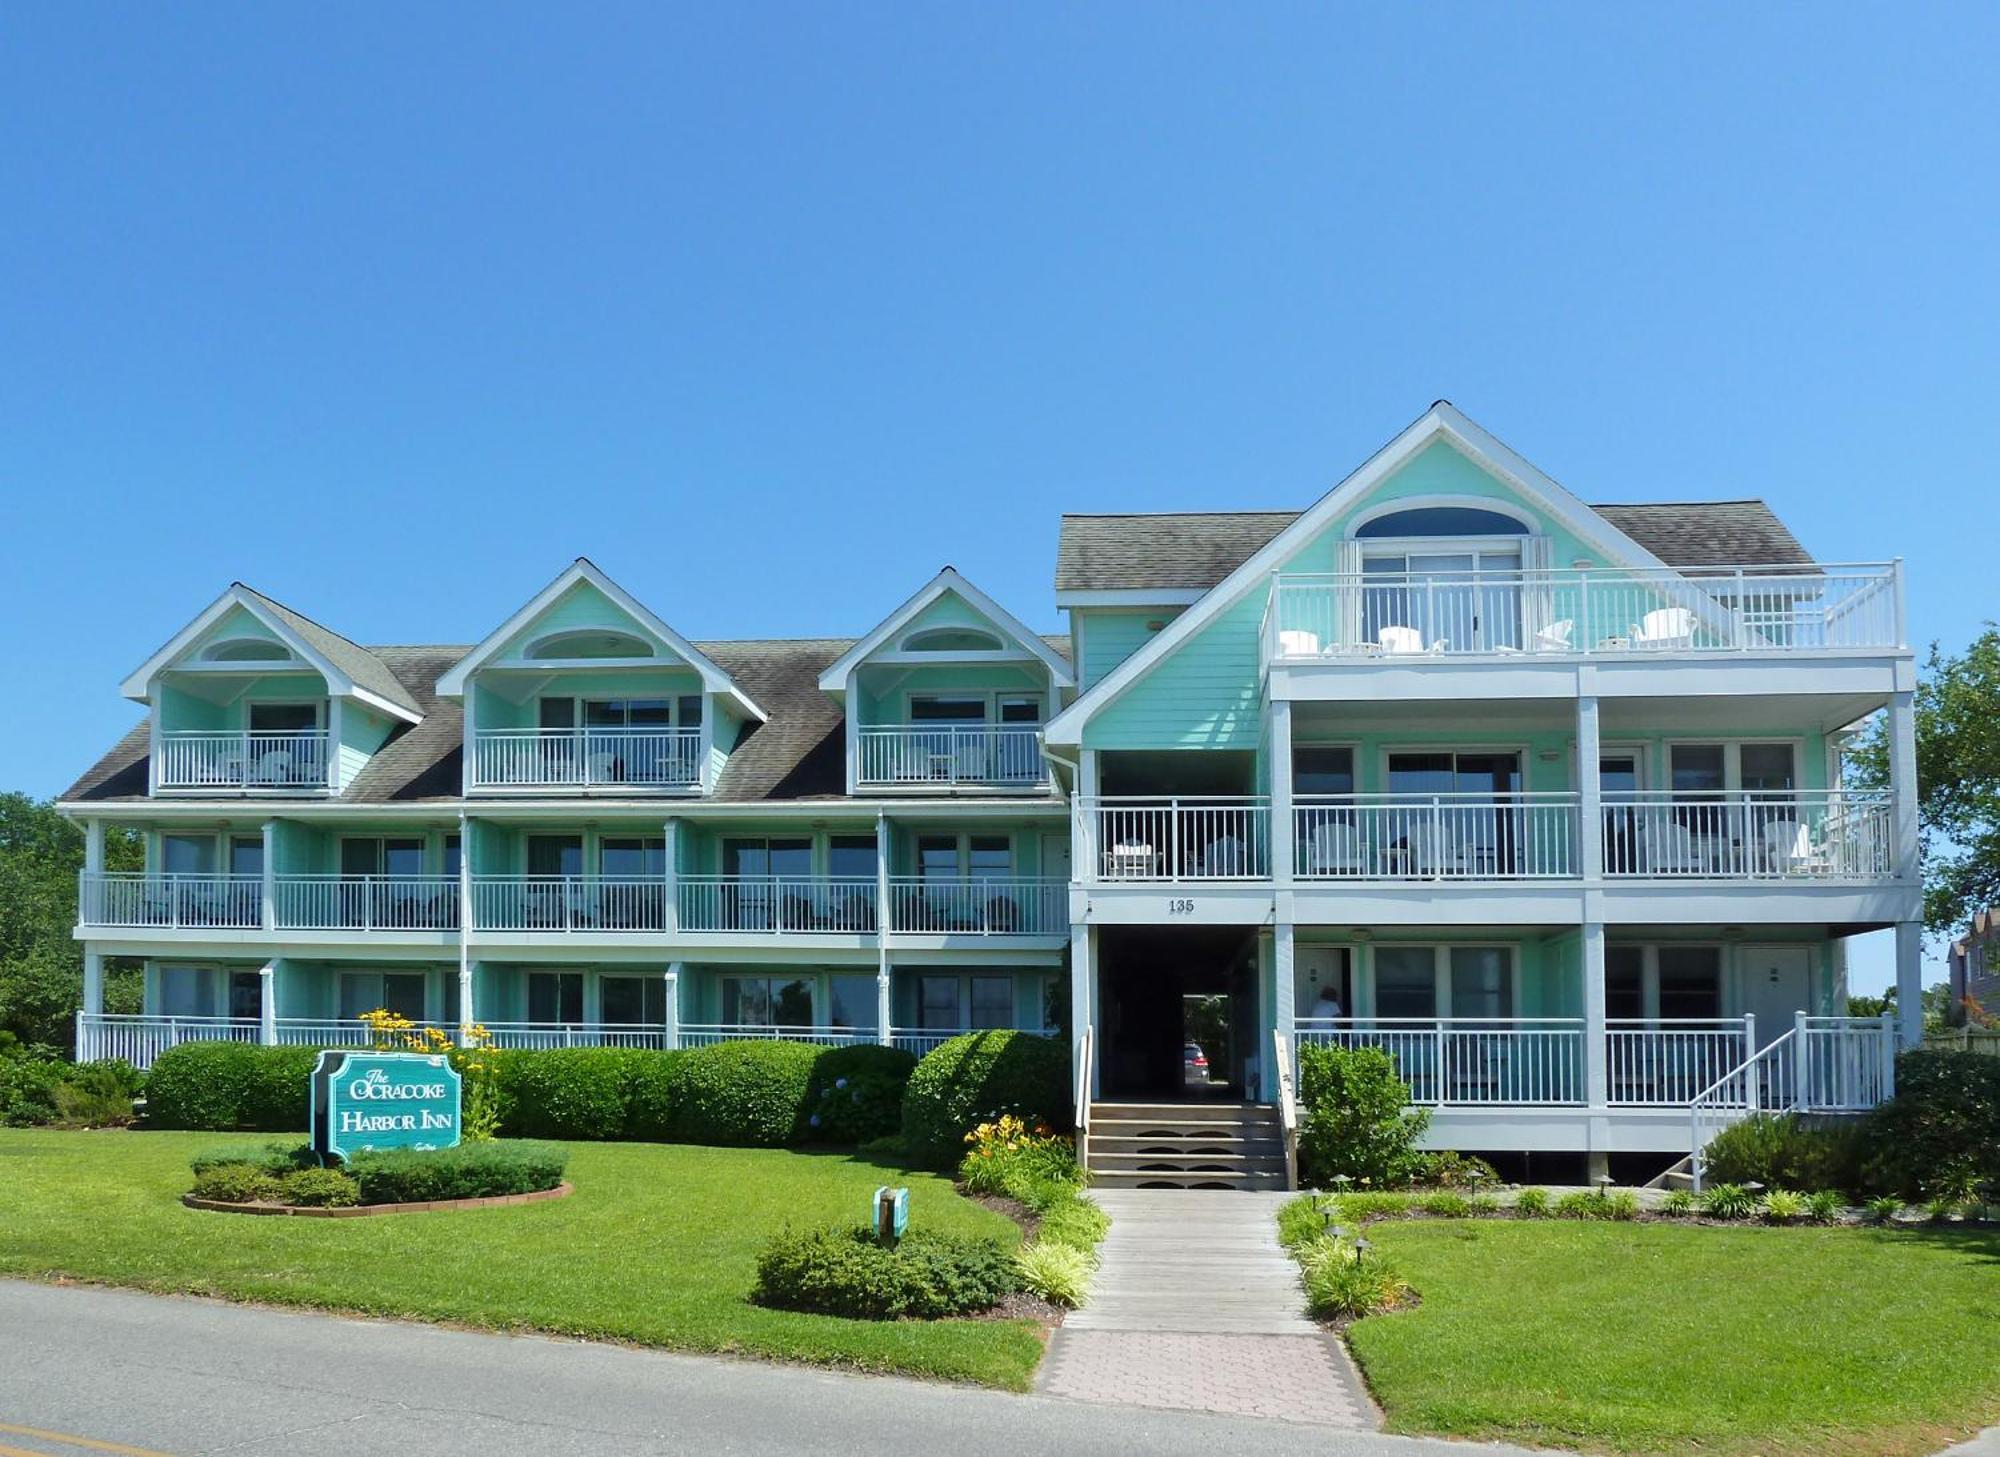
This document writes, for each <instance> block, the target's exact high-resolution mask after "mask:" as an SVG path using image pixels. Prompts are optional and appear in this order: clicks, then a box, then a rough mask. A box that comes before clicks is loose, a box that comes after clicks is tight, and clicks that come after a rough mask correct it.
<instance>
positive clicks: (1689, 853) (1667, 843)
mask: <svg viewBox="0 0 2000 1457" xmlns="http://www.w3.org/2000/svg"><path fill="white" fill-rule="evenodd" d="M1646 861H1647V868H1649V869H1651V870H1672V871H1679V872H1681V873H1682V874H1688V873H1691V872H1694V871H1698V870H1701V869H1703V868H1704V865H1703V862H1702V858H1701V854H1700V852H1699V851H1697V850H1696V849H1695V843H1694V835H1693V834H1692V833H1690V831H1689V830H1688V827H1687V826H1686V825H1684V824H1681V823H1680V822H1679V821H1677V820H1656V821H1655V822H1654V823H1653V824H1652V825H1651V826H1650V827H1649V828H1648V831H1647V835H1646Z"/></svg>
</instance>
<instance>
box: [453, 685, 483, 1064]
mask: <svg viewBox="0 0 2000 1457" xmlns="http://www.w3.org/2000/svg"><path fill="white" fill-rule="evenodd" d="M465 701H466V704H467V706H468V707H469V706H470V705H471V703H472V690H471V688H469V687H468V688H467V689H466V693H465ZM469 757H470V753H469V746H468V759H469ZM466 772H467V773H470V772H471V771H470V770H467V771H466ZM478 1021H479V1018H478V1017H476V1016H474V1015H473V1010H472V821H471V819H470V818H468V817H467V816H466V814H465V812H464V811H463V810H461V811H460V812H459V816H458V1028H459V1034H460V1038H461V1040H463V1037H464V1033H465V1031H466V1029H468V1028H470V1027H472V1026H474V1025H476V1024H477V1023H478Z"/></svg>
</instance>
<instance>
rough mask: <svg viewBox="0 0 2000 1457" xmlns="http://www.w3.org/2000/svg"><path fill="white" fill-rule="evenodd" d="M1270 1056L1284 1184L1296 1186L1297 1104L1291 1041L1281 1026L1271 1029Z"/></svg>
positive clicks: (1297, 1157) (1297, 1172)
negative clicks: (1282, 1146)
mask: <svg viewBox="0 0 2000 1457" xmlns="http://www.w3.org/2000/svg"><path fill="white" fill-rule="evenodd" d="M1271 1057H1272V1060H1273V1062H1274V1063H1275V1065H1276V1067H1277V1074H1278V1127H1279V1128H1280V1129H1281V1130H1283V1133H1284V1138H1285V1187H1286V1188H1287V1189H1296V1188H1298V1186H1299V1107H1298V1100H1297V1099H1296V1098H1295V1097H1294V1095H1293V1091H1292V1040H1291V1038H1289V1037H1287V1036H1286V1035H1285V1033H1284V1029H1283V1028H1279V1027H1274V1028H1272V1029H1271Z"/></svg>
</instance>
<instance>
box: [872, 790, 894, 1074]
mask: <svg viewBox="0 0 2000 1457" xmlns="http://www.w3.org/2000/svg"><path fill="white" fill-rule="evenodd" d="M890 914H891V912H890V906H889V816H888V815H886V814H877V815H876V816H875V955H876V961H875V1040H876V1041H877V1042H878V1043H880V1044H881V1045H882V1046H884V1047H887V1046H888V1045H889V1044H890V1042H891V1041H892V1040H893V1033H894V1029H893V1028H892V1027H891V1026H890V1025H889V1023H890V1017H891V1016H892V1014H893V1013H894V1011H895V998H894V997H893V996H892V995H891V993H892V991H893V986H892V983H891V972H890V966H889V917H890Z"/></svg>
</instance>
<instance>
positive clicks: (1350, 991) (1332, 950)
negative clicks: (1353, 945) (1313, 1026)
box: [1292, 946, 1354, 1017]
mask: <svg viewBox="0 0 2000 1457" xmlns="http://www.w3.org/2000/svg"><path fill="white" fill-rule="evenodd" d="M1348 965H1349V962H1348V952H1347V948H1346V947H1345V946H1301V947H1299V948H1298V951H1297V953H1296V954H1295V955H1294V957H1293V961H1292V985H1293V986H1294V988H1295V989H1296V990H1295V991H1294V993H1293V995H1295V996H1296V997H1297V998H1298V1000H1297V1002H1296V1003H1295V1004H1294V1007H1295V1010H1296V1015H1298V1016H1300V1017H1311V1016H1312V1015H1313V1007H1314V1005H1315V1004H1316V1003H1317V1002H1318V1001H1319V994H1320V992H1321V991H1322V990H1325V991H1330V992H1332V993H1333V1000H1334V1001H1336V1002H1338V1003H1339V1004H1340V1011H1341V1015H1342V1016H1345V1017H1351V1016H1353V1015H1354V988H1353V986H1352V984H1351V983H1350V981H1349V978H1348V974H1347V968H1348Z"/></svg>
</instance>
